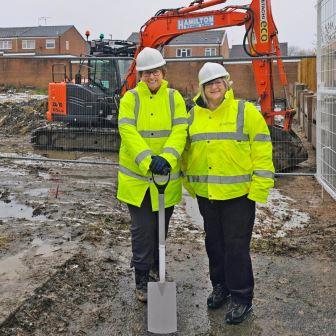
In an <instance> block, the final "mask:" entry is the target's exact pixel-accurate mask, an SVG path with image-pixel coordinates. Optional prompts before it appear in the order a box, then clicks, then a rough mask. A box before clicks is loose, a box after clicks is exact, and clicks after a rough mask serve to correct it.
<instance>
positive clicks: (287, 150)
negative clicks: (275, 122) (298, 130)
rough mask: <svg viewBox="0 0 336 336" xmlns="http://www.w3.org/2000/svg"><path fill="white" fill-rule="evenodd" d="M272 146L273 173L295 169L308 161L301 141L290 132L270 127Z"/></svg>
mask: <svg viewBox="0 0 336 336" xmlns="http://www.w3.org/2000/svg"><path fill="white" fill-rule="evenodd" d="M270 134H271V139H272V144H273V163H274V167H275V171H277V172H281V171H284V170H287V169H291V168H294V167H296V166H297V165H298V164H299V163H301V162H304V161H306V160H307V159H308V152H307V150H306V148H305V147H304V145H303V143H302V141H301V139H300V138H299V137H298V136H297V135H296V134H295V133H294V132H293V131H292V130H291V131H289V132H287V131H284V130H283V128H282V127H279V126H272V127H270Z"/></svg>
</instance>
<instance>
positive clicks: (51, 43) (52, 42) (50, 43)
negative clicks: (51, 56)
mask: <svg viewBox="0 0 336 336" xmlns="http://www.w3.org/2000/svg"><path fill="white" fill-rule="evenodd" d="M55 47H56V43H55V40H46V49H55Z"/></svg>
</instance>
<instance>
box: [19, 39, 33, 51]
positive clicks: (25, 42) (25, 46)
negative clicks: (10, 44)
mask: <svg viewBox="0 0 336 336" xmlns="http://www.w3.org/2000/svg"><path fill="white" fill-rule="evenodd" d="M35 48H36V42H35V40H22V49H35Z"/></svg>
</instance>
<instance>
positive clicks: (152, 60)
mask: <svg viewBox="0 0 336 336" xmlns="http://www.w3.org/2000/svg"><path fill="white" fill-rule="evenodd" d="M165 64H166V61H165V60H164V59H163V57H162V55H161V53H160V51H158V50H157V49H153V48H148V47H146V48H144V49H143V50H141V51H140V52H139V54H138V56H137V58H136V69H137V71H145V70H151V69H155V68H159V67H161V66H163V65H165Z"/></svg>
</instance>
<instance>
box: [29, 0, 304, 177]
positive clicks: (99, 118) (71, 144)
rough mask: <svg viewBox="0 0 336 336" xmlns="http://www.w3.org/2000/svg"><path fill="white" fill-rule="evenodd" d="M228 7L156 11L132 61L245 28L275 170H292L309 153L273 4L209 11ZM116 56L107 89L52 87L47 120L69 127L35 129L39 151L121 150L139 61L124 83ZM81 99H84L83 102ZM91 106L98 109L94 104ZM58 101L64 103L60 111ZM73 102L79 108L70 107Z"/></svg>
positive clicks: (218, 0) (209, 3)
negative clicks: (278, 101)
mask: <svg viewBox="0 0 336 336" xmlns="http://www.w3.org/2000/svg"><path fill="white" fill-rule="evenodd" d="M226 2H228V0H195V1H193V2H191V3H190V5H189V6H188V7H182V8H176V9H162V10H160V11H158V12H157V13H156V14H155V15H154V16H153V17H152V18H151V19H149V20H148V21H147V22H146V23H145V24H144V25H143V26H142V27H141V30H140V43H139V46H138V47H137V49H136V50H135V54H134V56H135V57H136V55H137V54H138V53H139V52H140V51H141V50H142V49H143V48H145V47H152V48H162V47H163V46H164V45H166V44H167V43H168V42H169V41H170V40H171V39H173V38H174V37H177V36H179V35H182V34H186V33H191V32H197V31H204V30H210V29H218V28H225V27H233V26H245V30H246V32H245V35H244V40H243V46H244V50H245V52H246V54H247V55H248V56H250V57H252V66H253V72H254V78H255V84H256V88H257V93H258V96H259V102H258V103H259V104H260V107H261V113H262V114H263V116H264V118H265V120H266V122H267V124H268V125H269V127H270V131H271V137H272V141H273V145H274V146H273V147H274V163H275V166H276V170H277V171H280V170H284V169H286V168H290V167H293V166H295V165H297V164H298V163H300V162H302V161H305V160H306V159H307V152H306V150H305V149H304V147H303V145H302V142H301V140H300V139H299V138H298V136H297V135H296V134H295V133H294V132H293V130H292V120H293V116H294V113H295V111H294V110H293V109H292V108H291V107H290V105H289V102H288V97H287V91H286V87H287V78H286V74H285V71H284V66H283V62H282V60H281V53H280V47H279V41H278V37H277V34H278V31H277V28H276V25H275V23H274V20H273V16H272V11H271V0H252V1H251V3H250V4H249V5H243V6H237V5H234V6H233V5H231V6H227V7H223V8H220V9H217V8H216V9H211V10H209V8H210V7H213V6H217V5H221V4H224V3H226ZM115 55H118V54H117V53H115V52H114V53H113V55H112V57H111V59H110V63H111V64H109V65H108V67H109V68H113V69H114V70H113V71H112V72H114V77H118V76H119V78H115V79H114V81H113V83H112V82H111V80H109V81H108V84H107V85H105V87H104V81H99V85H94V83H92V81H88V82H87V83H82V82H81V81H80V80H78V78H77V80H76V83H72V82H63V83H50V85H49V111H48V112H47V115H48V119H49V120H51V121H63V122H66V125H65V126H47V127H42V128H39V129H37V130H35V131H34V133H33V136H32V142H33V144H34V145H35V147H48V148H58V149H80V150H84V149H90V150H118V146H119V139H118V135H117V122H116V121H117V114H118V100H119V97H120V96H122V95H123V94H124V93H125V92H126V90H128V89H130V88H133V87H135V85H136V71H135V61H132V62H129V60H128V64H129V68H128V71H127V74H126V75H124V78H121V74H122V71H120V69H118V68H117V67H118V65H120V64H121V62H120V60H122V59H123V58H120V57H119V58H118V56H115ZM118 60H119V61H118ZM274 61H276V62H277V69H278V73H279V78H280V82H281V85H282V87H283V88H284V91H285V97H286V99H285V104H284V106H283V108H282V109H281V110H279V109H278V108H277V109H276V108H275V97H274V83H273V63H274ZM112 63H113V65H112ZM123 66H124V65H123ZM89 68H90V67H89ZM91 68H92V67H91ZM91 73H93V74H94V76H95V78H96V77H97V73H96V72H94V71H93V72H92V71H91ZM195 75H196V74H195ZM89 77H90V76H89ZM105 83H106V80H105ZM111 83H112V85H111ZM116 83H119V84H118V85H116ZM111 86H112V87H113V88H114V90H113V92H111V90H106V88H107V87H108V88H110V87H111ZM60 88H61V91H60ZM107 91H109V92H108V93H107ZM83 92H85V95H83ZM80 97H85V98H84V99H83V100H82V101H80V99H79V98H80ZM92 101H95V102H96V104H92ZM105 101H110V102H111V101H112V102H114V103H111V104H110V109H109V108H104V109H102V108H101V106H102V104H103V103H104V102H105ZM60 102H63V103H62V106H61V107H60V104H59V103H60ZM71 102H75V103H76V104H77V105H74V106H72V105H71ZM103 105H104V104H103ZM107 105H108V104H107ZM107 105H106V106H107ZM81 106H82V107H83V108H82V109H81V108H80V107H81ZM85 106H90V110H89V111H88V110H87V109H85V108H84V107H85ZM104 106H105V105H104ZM54 107H56V108H54ZM276 120H281V123H280V124H279V125H276V123H275V121H276ZM74 126H75V127H74ZM111 129H112V130H113V131H111ZM60 130H61V131H60Z"/></svg>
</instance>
